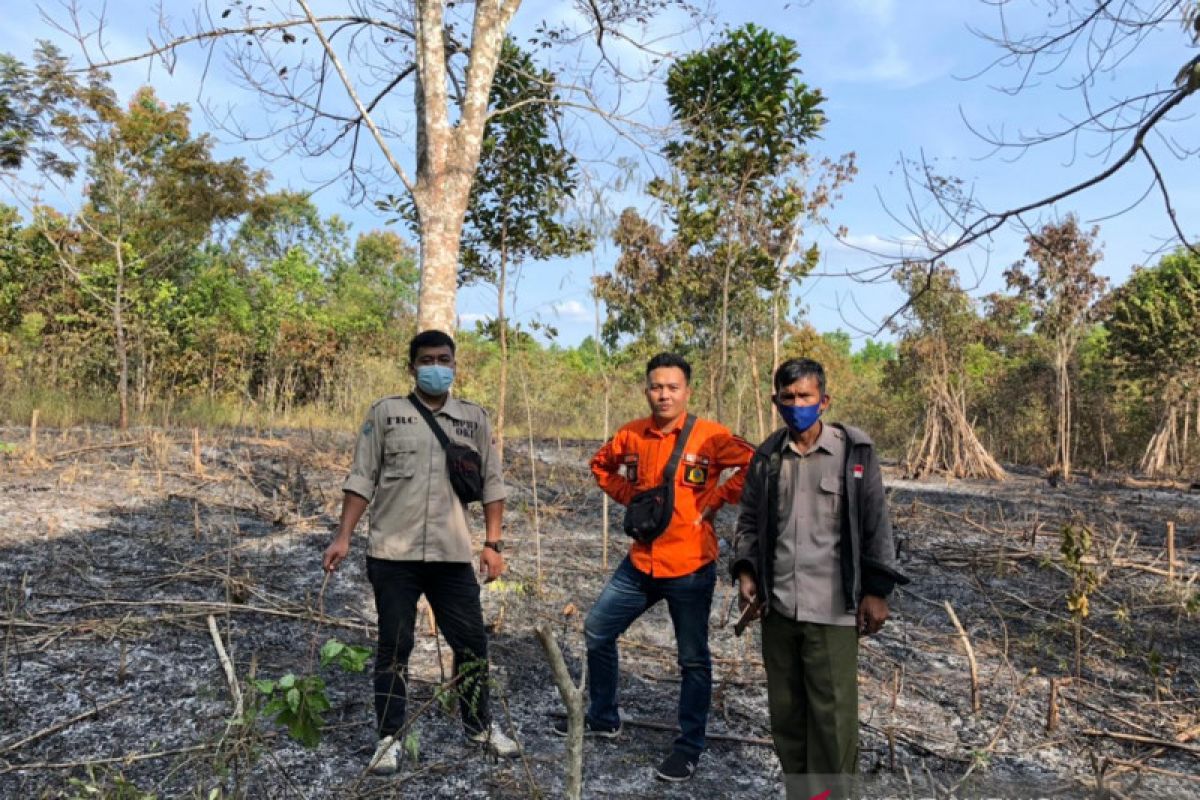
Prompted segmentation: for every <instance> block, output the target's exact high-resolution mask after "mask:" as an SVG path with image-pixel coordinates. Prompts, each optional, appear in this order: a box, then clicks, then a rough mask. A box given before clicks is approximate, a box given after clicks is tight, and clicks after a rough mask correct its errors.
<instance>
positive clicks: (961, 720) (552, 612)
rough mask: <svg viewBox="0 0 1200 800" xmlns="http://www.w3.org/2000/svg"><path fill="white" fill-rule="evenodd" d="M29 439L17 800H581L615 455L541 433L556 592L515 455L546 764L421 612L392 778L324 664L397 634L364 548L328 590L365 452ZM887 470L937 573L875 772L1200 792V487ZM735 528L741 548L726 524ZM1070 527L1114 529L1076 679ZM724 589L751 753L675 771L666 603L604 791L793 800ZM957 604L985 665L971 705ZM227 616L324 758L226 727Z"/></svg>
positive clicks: (1092, 554)
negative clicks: (462, 670)
mask: <svg viewBox="0 0 1200 800" xmlns="http://www.w3.org/2000/svg"><path fill="white" fill-rule="evenodd" d="M28 435H29V434H28V431H27V430H26V429H16V428H0V442H10V443H18V444H17V446H15V447H13V446H9V447H0V578H2V585H3V587H4V591H3V607H2V608H0V628H3V632H2V636H3V645H2V655H0V797H6V798H7V797H13V798H18V797H19V798H36V797H74V796H105V797H131V798H132V797H138V798H141V797H148V796H154V797H198V798H201V797H202V798H209V797H231V796H245V797H256V798H257V797H264V798H268V797H269V798H274V797H279V798H291V797H308V798H319V797H354V796H360V797H401V796H402V797H410V796H411V797H446V798H467V797H478V798H525V797H536V796H541V797H557V796H561V793H562V790H563V782H562V772H563V744H562V741H561V740H559V739H557V738H556V737H555V736H553V735H552V734H551V733H550V732H549V725H550V723H551V722H552V721H553V719H554V715H555V714H556V713H560V712H561V710H562V704H561V701H560V700H559V697H558V693H557V691H556V689H555V688H554V686H553V684H552V681H551V677H550V671H549V668H548V667H547V666H546V661H545V658H544V656H543V654H542V651H541V649H540V646H539V645H538V643H537V641H536V639H535V638H534V637H533V635H532V633H531V631H532V627H533V626H534V625H535V624H537V623H539V622H546V623H548V624H550V625H551V626H552V627H553V629H554V630H555V631H556V633H557V636H558V639H559V641H560V642H561V643H562V645H563V647H564V650H565V651H566V654H567V660H568V664H569V665H570V666H571V667H572V668H573V669H576V670H577V669H578V666H579V660H580V657H581V655H582V652H583V651H582V634H581V627H582V622H581V620H582V617H583V615H584V614H585V613H586V610H587V608H588V607H589V605H590V603H591V602H592V600H593V599H594V598H595V597H596V596H597V594H598V592H599V590H600V587H601V586H602V585H603V582H604V580H605V579H606V577H607V574H608V572H609V571H610V569H611V567H615V565H616V563H617V560H618V559H619V557H620V554H621V551H622V549H623V542H622V541H621V540H620V537H619V536H618V535H617V532H618V531H619V521H618V516H617V510H616V509H615V508H614V509H610V517H611V520H612V523H613V524H612V526H611V529H612V531H613V532H614V534H613V537H612V541H611V543H610V545H609V567H610V569H605V568H604V567H603V566H602V548H603V544H602V536H601V520H602V511H601V499H600V495H599V493H598V492H597V491H596V490H595V489H594V488H593V486H592V484H591V481H590V476H589V475H588V474H587V471H586V468H585V466H584V465H585V461H586V457H587V456H588V455H589V454H590V453H591V451H592V448H593V447H594V443H581V442H574V443H570V442H567V443H564V442H556V441H551V442H547V443H543V445H544V446H541V445H540V446H539V450H538V458H537V461H536V465H537V485H538V486H539V492H538V498H537V500H538V502H537V504H536V521H537V526H538V528H539V529H540V532H541V554H542V558H541V572H542V574H541V580H540V581H539V579H538V572H537V568H538V563H537V542H536V538H535V534H534V520H535V513H534V512H535V503H534V497H533V492H532V491H531V488H530V487H531V484H532V481H531V476H530V469H529V459H528V455H527V454H528V450H527V449H524V448H523V446H522V444H521V443H515V442H514V443H510V452H509V464H508V476H509V479H510V483H511V485H512V494H511V496H510V500H509V503H508V509H507V512H506V525H507V532H506V539H507V540H508V541H509V542H510V543H511V552H510V553H509V555H508V558H509V567H510V571H509V574H508V575H506V577H505V579H504V580H503V581H502V582H499V583H498V584H495V585H493V586H492V587H490V588H489V589H487V590H486V591H485V592H484V611H485V617H486V618H487V619H488V621H489V623H490V624H491V625H492V627H493V628H494V633H493V636H492V639H491V660H492V663H493V676H494V680H495V685H496V689H495V693H494V696H495V697H496V701H497V702H496V703H495V714H496V716H497V717H498V718H499V719H501V720H502V721H504V723H505V724H506V725H507V726H508V727H510V728H511V729H513V730H514V731H515V732H516V734H517V736H518V738H519V740H520V741H521V743H522V745H523V748H524V757H523V758H521V759H516V760H512V761H507V762H503V763H497V762H495V761H494V760H492V759H489V758H488V757H486V756H485V755H483V754H482V753H481V752H480V751H479V750H477V749H475V748H472V747H469V746H468V745H467V743H466V742H465V741H464V739H463V738H462V736H461V734H460V732H459V730H460V729H459V726H458V721H457V719H455V718H454V716H453V712H451V713H450V714H448V713H446V712H444V711H443V710H442V709H441V706H440V704H439V703H438V702H437V698H436V694H435V693H436V689H437V686H438V685H439V683H440V682H441V680H442V675H443V673H444V671H445V670H448V661H449V659H448V656H449V654H448V651H446V648H445V645H444V644H442V646H441V651H439V645H438V640H437V638H436V637H434V636H432V635H430V633H429V631H428V630H427V629H426V626H425V625H424V624H422V625H421V626H420V627H419V630H420V633H419V636H418V644H417V650H416V651H415V653H414V655H413V659H412V662H411V667H412V677H413V690H412V695H413V699H412V704H411V707H412V708H413V709H418V708H423V711H422V713H420V714H419V715H417V716H416V718H415V720H414V722H413V729H414V731H415V736H414V739H415V741H416V742H417V745H418V746H417V748H416V750H417V752H416V753H415V757H414V758H411V759H410V761H409V762H408V763H406V764H405V766H404V768H403V769H402V770H401V772H400V773H399V774H398V775H396V776H393V777H389V778H378V777H373V776H364V775H363V767H364V766H365V763H366V761H367V759H368V758H369V756H370V753H371V751H372V749H373V745H374V736H373V733H372V724H373V720H372V712H371V706H370V692H369V679H368V678H367V677H366V676H364V675H359V674H351V673H347V672H344V671H341V670H339V669H337V668H334V667H329V668H325V669H321V668H319V667H318V666H316V664H315V660H314V657H313V651H314V649H315V647H316V646H317V645H318V644H319V643H320V642H323V641H325V640H326V639H327V638H329V637H337V638H338V639H340V640H341V641H344V642H347V643H351V644H360V645H370V644H371V642H372V635H373V628H372V625H373V620H374V609H373V603H372V600H371V597H370V590H369V586H368V584H367V581H366V577H365V575H364V569H363V565H364V562H363V552H364V547H363V540H362V539H361V538H360V539H357V540H356V543H355V547H356V549H355V550H354V551H353V552H352V555H351V558H350V559H349V560H348V561H347V563H346V564H345V565H344V567H343V568H342V569H341V570H340V571H339V573H338V574H337V575H336V577H335V578H334V579H333V580H331V581H330V582H329V584H328V586H327V587H326V588H325V591H324V593H323V594H322V592H321V587H322V572H321V568H320V555H321V551H322V549H323V548H324V546H325V544H326V543H327V541H328V538H329V535H330V530H331V526H332V524H333V522H334V520H335V515H336V513H337V510H338V504H339V501H340V483H341V480H342V477H343V475H344V471H345V468H346V464H347V459H346V456H347V454H348V452H349V449H350V444H351V443H350V440H349V439H348V438H347V437H345V436H340V435H330V434H325V433H312V432H300V433H291V434H286V435H284V434H280V435H277V436H269V437H267V436H263V435H254V434H252V433H251V432H242V433H229V432H226V433H222V434H219V435H206V438H205V439H204V441H203V445H202V447H203V449H202V457H203V474H196V473H195V472H194V471H193V465H192V444H191V433H190V432H185V431H167V432H164V431H160V430H149V429H148V430H138V431H133V432H130V433H128V434H124V435H122V436H120V437H118V436H117V435H116V434H114V433H113V432H111V431H107V430H71V431H64V432H49V433H48V432H46V431H42V432H41V433H40V438H39V448H38V452H37V454H36V456H35V455H33V454H31V453H29V452H28V448H26V447H25V445H24V442H25V441H26V440H27V438H28ZM889 483H890V485H891V487H892V495H891V499H892V515H893V519H894V521H895V525H896V529H897V532H898V534H899V536H900V538H901V540H902V552H901V558H902V565H903V567H904V569H905V570H906V571H907V572H908V573H909V574H910V575H911V576H912V577H913V579H914V581H913V584H912V585H911V586H909V587H907V589H905V590H903V591H901V592H900V593H898V595H897V596H896V597H895V599H894V602H893V615H894V616H893V620H892V621H891V622H889V624H888V625H887V627H886V628H885V629H884V631H883V633H882V634H880V635H879V636H877V637H874V638H872V639H870V640H865V641H864V643H863V646H862V654H861V659H860V661H861V667H860V678H859V680H860V695H861V703H860V706H861V708H860V716H861V719H862V722H863V725H862V755H861V767H862V770H863V771H864V772H865V773H867V774H869V775H873V776H875V777H877V778H878V779H879V780H881V781H883V782H884V783H886V784H887V785H889V786H891V787H893V788H895V789H897V792H896V793H897V794H904V793H905V790H906V788H907V787H909V786H910V785H911V784H910V782H911V781H916V782H917V783H918V784H919V785H920V784H921V783H922V782H924V785H929V784H930V783H936V784H937V785H939V786H941V787H942V788H943V789H952V788H954V787H955V786H959V784H960V781H962V780H963V779H964V777H971V778H979V779H981V780H983V781H988V780H996V781H1000V780H1008V781H1011V782H1013V783H1014V785H1022V786H1028V787H1035V788H1036V792H1037V794H1039V795H1041V796H1051V795H1054V794H1063V795H1067V796H1080V795H1082V794H1084V793H1085V792H1088V791H1093V790H1097V789H1101V790H1103V791H1105V792H1108V793H1109V794H1110V796H1128V797H1134V796H1137V797H1177V796H1189V795H1191V796H1196V795H1198V794H1200V782H1197V779H1196V777H1195V776H1196V774H1197V773H1198V772H1200V770H1197V766H1198V765H1200V636H1198V635H1197V627H1196V620H1197V615H1198V614H1200V594H1198V592H1200V586H1198V585H1197V582H1196V576H1197V574H1198V572H1200V558H1198V554H1200V548H1198V546H1197V545H1200V541H1198V539H1200V502H1198V497H1197V495H1195V494H1190V493H1188V492H1187V491H1185V490H1183V489H1176V488H1172V487H1169V486H1157V487H1155V486H1150V485H1139V484H1137V483H1136V482H1133V481H1129V480H1125V481H1121V480H1116V479H1113V480H1080V481H1078V482H1075V483H1072V484H1070V485H1068V486H1064V487H1058V488H1052V487H1050V486H1049V485H1047V483H1046V482H1045V481H1044V480H1042V479H1041V478H1040V477H1039V476H1037V475H1033V474H1024V475H1021V474H1016V475H1013V476H1012V477H1011V479H1010V480H1009V481H1007V482H1005V483H1002V484H993V483H983V482H979V483H976V482H971V481H958V482H946V481H928V482H922V483H913V482H906V481H903V480H899V479H898V478H896V477H895V476H894V475H893V476H889ZM719 522H720V524H719V530H721V531H722V532H723V533H729V532H730V531H731V529H732V512H725V513H724V514H723V516H722V517H721V519H720V521H719ZM1168 522H1173V523H1174V524H1175V530H1176V534H1175V540H1176V547H1177V555H1176V565H1175V568H1174V573H1175V579H1174V581H1171V580H1169V576H1168V569H1167V563H1166V558H1165V553H1164V547H1165V538H1166V529H1167V523H1168ZM1064 525H1071V526H1073V528H1074V529H1075V530H1081V529H1084V528H1086V529H1088V530H1089V532H1090V535H1091V544H1090V550H1089V554H1088V556H1087V557H1086V558H1085V559H1084V564H1083V567H1085V568H1086V569H1087V570H1089V571H1090V573H1091V574H1092V576H1093V578H1094V580H1093V582H1092V584H1093V585H1091V586H1089V588H1088V595H1089V614H1088V616H1087V617H1086V618H1084V619H1082V624H1081V626H1080V627H1079V628H1078V642H1079V648H1078V655H1079V664H1078V674H1076V638H1077V637H1076V631H1077V629H1076V625H1075V622H1074V619H1073V617H1072V613H1071V611H1070V610H1069V609H1068V594H1069V593H1070V591H1071V589H1072V585H1073V577H1072V575H1073V573H1072V570H1071V569H1070V567H1069V566H1068V565H1066V564H1065V563H1064V560H1063V558H1062V555H1061V553H1060V541H1061V537H1062V535H1063V534H1062V531H1063V527H1064ZM478 527H479V529H480V530H481V529H482V526H481V525H479V526H478ZM731 601H732V597H731V593H730V590H729V588H728V587H727V585H726V584H725V583H722V584H721V585H720V586H719V588H718V596H717V600H716V601H715V602H714V608H713V616H712V622H713V634H712V637H711V638H712V646H713V651H714V656H715V658H716V663H715V672H714V682H715V698H714V706H713V712H712V716H711V719H710V727H709V730H710V733H711V734H714V735H716V736H724V737H728V738H727V739H715V740H714V741H713V742H712V743H711V746H710V749H709V751H708V752H707V753H706V754H705V756H704V758H703V760H702V761H701V765H700V771H699V773H698V774H697V776H696V778H695V779H694V781H692V782H691V783H690V784H687V785H684V786H681V787H669V786H665V785H663V784H661V783H658V782H656V781H655V780H654V778H653V777H652V774H651V769H652V767H653V765H654V764H655V763H656V762H657V760H658V759H659V758H661V756H662V755H663V754H665V752H666V751H667V749H668V748H669V745H670V741H671V739H672V738H673V734H672V733H671V732H670V731H669V730H661V729H656V728H655V727H654V726H655V725H656V724H657V725H658V726H659V727H660V728H661V727H669V726H670V724H671V723H672V722H673V717H674V709H675V700H676V696H677V692H678V671H677V668H676V666H675V663H674V651H673V641H672V634H671V628H670V624H669V621H668V618H667V615H666V612H665V609H663V608H656V609H654V610H652V611H651V612H650V613H648V614H647V615H646V616H645V617H644V618H643V619H642V620H641V621H640V622H639V623H638V624H636V625H635V626H634V627H633V628H632V629H631V630H630V631H629V633H628V634H627V636H626V639H625V643H624V645H623V647H622V685H621V690H622V702H623V706H624V712H625V713H626V714H627V715H628V716H629V717H630V718H631V721H632V722H633V723H648V726H647V725H641V724H629V725H627V727H626V729H625V732H624V733H623V734H622V735H621V737H619V738H618V739H617V740H616V741H615V742H588V743H587V745H586V750H585V753H586V762H585V796H587V797H597V798H639V797H667V798H670V797H679V798H684V797H705V798H707V797H729V798H737V797H747V798H749V797H754V798H760V797H771V796H777V795H779V794H780V792H781V787H782V784H781V782H780V775H779V770H778V766H777V763H776V761H775V758H774V754H773V752H772V750H771V749H770V746H769V742H768V741H767V739H766V737H768V735H769V734H768V728H767V721H766V694H765V688H764V683H763V674H762V667H761V660H760V657H759V652H758V633H757V629H756V628H751V631H750V633H749V634H748V635H746V636H744V637H742V638H740V639H739V638H735V637H734V636H733V635H732V632H731V630H730V629H729V628H726V627H722V626H723V624H724V623H725V621H726V620H727V619H728V609H729V608H730V603H731ZM947 603H949V604H950V606H951V607H952V608H953V609H954V611H955V613H956V615H957V617H958V618H959V620H961V623H962V625H963V627H964V630H965V633H966V637H967V639H968V640H969V642H970V643H971V645H972V647H973V651H974V655H975V658H976V661H977V671H978V705H979V708H978V711H974V710H973V708H972V691H971V680H970V677H969V668H968V661H967V658H966V656H965V651H964V647H963V643H962V638H961V637H960V635H959V634H958V633H957V632H956V630H955V627H954V626H953V624H952V623H951V621H950V617H949V615H948V613H947V609H946V604H947ZM210 615H211V616H212V617H213V618H214V620H215V622H216V623H217V628H218V631H219V633H220V635H221V638H222V641H223V643H224V645H225V646H226V647H227V648H228V649H229V651H230V655H231V657H232V661H233V666H234V668H235V670H236V673H237V675H238V676H239V678H240V680H241V683H242V684H243V685H244V686H247V687H248V685H249V680H250V677H251V676H256V677H258V678H274V677H279V676H281V675H283V674H285V673H288V672H294V673H298V674H305V673H319V674H320V675H321V676H322V678H323V679H324V680H325V681H326V684H327V695H328V698H329V700H330V703H331V706H332V707H331V708H330V710H329V711H328V712H327V713H326V714H325V722H326V728H325V730H324V733H323V736H322V738H321V741H320V743H319V745H318V746H317V747H315V748H314V749H307V748H305V747H303V746H301V745H300V744H298V743H297V742H296V741H294V740H293V739H291V738H289V737H288V735H287V733H286V731H285V730H284V729H283V728H281V727H280V726H277V725H276V724H275V723H274V722H273V721H271V720H270V719H268V718H264V717H262V716H260V717H258V718H257V720H256V721H254V722H252V723H244V724H233V725H230V724H229V721H230V717H231V713H232V701H231V696H230V691H229V688H228V686H227V684H226V680H225V676H224V672H223V671H222V667H221V665H220V663H219V661H218V658H217V654H216V649H215V647H214V641H213V638H212V636H211V634H210V631H209V627H208V624H207V618H208V617H209V616H210ZM439 652H442V653H443V658H444V659H445V666H443V663H442V660H441V659H440V658H439ZM1052 683H1053V684H1054V693H1055V694H1056V702H1055V703H1054V704H1053V706H1052V704H1051V694H1052ZM253 696H254V693H253V691H252V690H250V689H249V688H247V697H248V698H252V697H253ZM1052 711H1053V712H1054V713H1053V714H1052ZM1052 716H1054V717H1056V719H1054V720H1051V717H1052ZM1051 722H1053V724H1051ZM925 794H930V792H925Z"/></svg>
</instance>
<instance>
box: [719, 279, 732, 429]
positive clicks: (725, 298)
mask: <svg viewBox="0 0 1200 800" xmlns="http://www.w3.org/2000/svg"><path fill="white" fill-rule="evenodd" d="M732 270H733V264H732V263H731V259H729V258H726V259H725V278H724V280H722V281H721V361H720V365H719V366H718V368H717V397H716V401H717V405H716V408H717V413H716V417H717V420H718V421H722V420H724V419H725V415H724V410H725V384H726V375H727V373H726V370H727V369H728V367H729V277H730V275H729V273H730V272H731V271H732Z"/></svg>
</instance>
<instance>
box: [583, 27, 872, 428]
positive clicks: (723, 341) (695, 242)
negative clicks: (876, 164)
mask: <svg viewBox="0 0 1200 800" xmlns="http://www.w3.org/2000/svg"><path fill="white" fill-rule="evenodd" d="M799 58H800V55H799V51H798V50H797V48H796V44H795V42H793V41H792V40H791V39H788V38H787V37H785V36H781V35H779V34H775V33H773V32H771V31H768V30H765V29H763V28H759V27H757V26H755V25H745V26H743V27H740V28H737V29H735V30H732V31H729V32H728V33H727V34H726V35H725V37H724V38H723V39H722V40H721V41H719V42H717V43H716V44H715V45H713V46H712V47H710V48H708V49H707V50H703V51H700V52H696V53H692V54H691V55H688V56H686V57H683V58H681V59H679V60H678V61H677V62H676V63H675V64H673V65H672V66H671V68H670V70H669V72H668V77H667V98H668V101H669V103H670V105H671V114H672V118H673V120H674V122H675V124H676V126H677V136H676V137H675V138H673V139H672V140H671V141H669V142H667V144H666V145H665V147H664V153H665V155H666V157H667V159H668V161H669V162H670V164H671V167H672V175H671V176H670V177H669V178H667V179H659V180H655V181H653V182H651V184H650V187H649V191H650V194H651V195H652V196H653V197H654V198H655V199H656V200H658V201H659V202H660V203H661V204H662V205H663V207H664V208H665V209H666V212H667V215H668V216H669V218H670V221H671V223H672V224H673V226H674V231H673V233H674V238H673V240H670V241H664V240H663V239H662V236H661V234H660V233H659V232H658V231H657V229H656V228H655V227H654V226H652V225H649V224H648V223H647V222H645V221H644V220H642V219H640V217H638V216H637V215H636V214H635V213H634V212H628V211H627V212H626V213H625V214H624V215H623V216H622V219H621V223H620V227H619V231H618V236H617V242H618V245H619V246H620V247H621V258H620V260H619V261H618V263H617V265H616V269H615V270H614V273H613V274H612V275H610V276H606V277H604V278H602V279H601V281H600V283H599V293H600V296H601V297H602V298H603V299H604V301H605V302H606V303H607V304H608V306H609V308H610V311H612V312H615V313H614V315H613V317H612V318H611V320H610V323H609V324H608V325H606V329H605V334H606V337H607V338H608V339H609V341H610V342H612V341H615V339H616V337H617V336H619V335H620V334H621V333H632V334H634V335H636V336H639V337H642V338H649V339H658V340H659V341H660V342H661V343H663V344H666V343H668V341H669V342H670V343H671V344H673V345H675V346H679V345H684V346H685V347H686V345H689V344H690V345H693V346H694V345H697V344H700V343H707V342H714V341H715V342H717V343H718V352H717V355H716V359H715V360H716V367H715V370H714V395H715V397H714V401H715V408H716V413H717V415H718V416H721V413H722V397H723V395H724V392H725V388H726V384H727V381H728V365H729V356H730V350H731V343H732V342H733V341H735V339H736V338H739V337H740V339H741V340H742V341H743V342H744V343H745V344H746V345H747V346H749V345H750V344H751V343H753V342H754V341H756V340H758V339H761V338H762V337H764V336H765V335H766V334H768V333H770V334H771V338H772V341H773V342H776V343H777V342H778V339H779V330H780V322H781V320H782V318H784V317H786V308H785V307H784V306H785V302H786V299H787V297H788V289H789V288H790V287H791V286H792V285H793V283H794V281H795V280H797V279H799V278H800V277H802V276H803V275H804V274H806V273H807V272H808V271H809V270H810V269H811V268H812V266H813V265H814V264H815V263H816V259H817V257H818V253H817V250H816V249H815V247H810V248H808V249H804V250H802V249H800V248H799V241H800V236H801V233H802V229H803V226H804V224H805V223H807V222H813V221H817V220H821V219H822V216H821V215H822V212H823V209H825V208H826V207H827V206H828V205H829V203H830V202H832V200H833V199H834V198H835V196H836V192H837V190H838V187H840V186H841V185H842V184H843V183H844V182H845V181H846V180H849V178H850V177H851V176H852V175H853V173H854V166H853V158H852V157H850V156H847V157H844V158H843V159H842V160H841V161H839V162H836V163H835V162H830V161H823V162H820V163H815V160H814V159H813V158H812V156H811V155H810V154H809V152H808V150H807V145H808V144H809V143H810V142H811V141H812V140H813V139H815V138H817V136H818V135H819V133H820V131H821V129H822V128H823V127H824V124H825V116H824V113H823V111H822V110H821V106H822V104H823V103H824V97H823V95H822V94H821V92H820V91H818V90H815V89H810V88H809V87H808V86H807V84H805V83H804V82H803V81H802V80H801V78H800V68H799V66H798V61H799ZM814 178H815V181H814ZM651 288H653V289H654V291H655V292H660V291H664V292H665V293H666V294H665V296H664V297H655V298H647V297H645V294H646V293H647V292H648V291H649V290H650V289H651ZM664 340H666V341H664ZM747 353H748V356H749V357H750V360H751V367H752V370H753V372H754V373H755V375H756V376H757V375H758V374H759V370H758V364H757V358H756V355H755V350H754V348H752V347H750V348H749V349H748V351H747ZM772 360H773V361H774V362H777V361H778V346H777V344H776V346H775V347H774V352H773V358H772ZM754 382H755V384H758V383H759V382H760V381H759V379H758V378H757V377H756V378H755V381H754Z"/></svg>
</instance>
